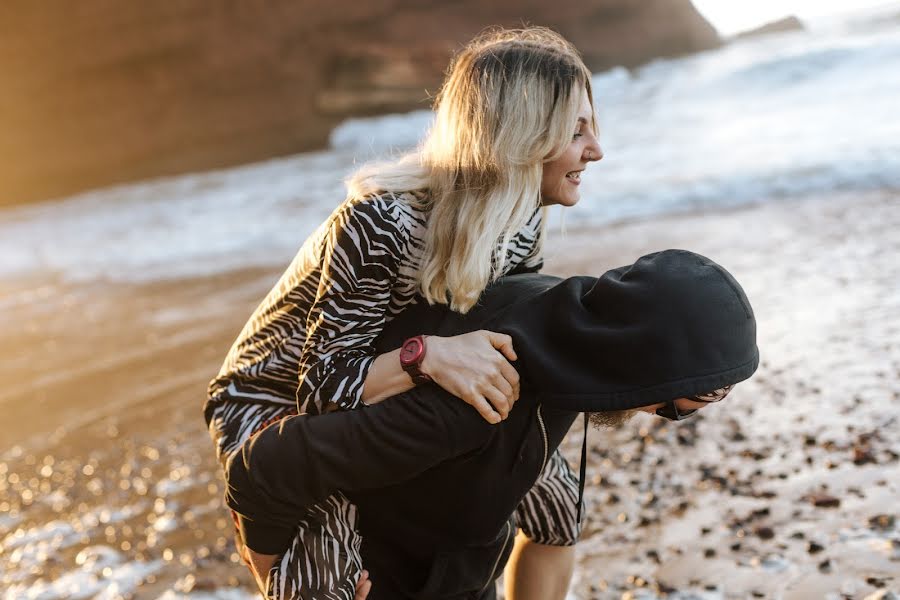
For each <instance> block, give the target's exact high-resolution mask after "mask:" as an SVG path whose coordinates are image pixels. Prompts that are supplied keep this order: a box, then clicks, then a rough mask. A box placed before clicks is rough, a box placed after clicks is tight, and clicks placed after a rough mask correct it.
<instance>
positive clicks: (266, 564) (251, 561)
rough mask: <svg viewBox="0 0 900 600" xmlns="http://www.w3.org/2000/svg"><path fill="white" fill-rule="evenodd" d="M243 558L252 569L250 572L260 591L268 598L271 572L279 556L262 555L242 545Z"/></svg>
mask: <svg viewBox="0 0 900 600" xmlns="http://www.w3.org/2000/svg"><path fill="white" fill-rule="evenodd" d="M241 558H242V559H244V562H245V563H247V566H248V567H249V568H250V572H251V573H253V579H254V580H255V581H256V585H257V586H258V587H259V591H260V592H262V595H263V597H264V598H265V597H268V595H267V592H268V589H267V584H268V582H269V581H268V580H269V571H271V570H272V567H273V566H274V565H275V559H277V558H278V555H276V554H260V553H258V552H254V551H253V550H251V549H250V548H248V547H247V546H246V545H244V544H242V545H241Z"/></svg>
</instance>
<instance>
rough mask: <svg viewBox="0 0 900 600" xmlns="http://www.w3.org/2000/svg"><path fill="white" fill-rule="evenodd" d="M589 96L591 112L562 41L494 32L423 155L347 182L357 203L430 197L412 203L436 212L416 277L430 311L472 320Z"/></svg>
mask: <svg viewBox="0 0 900 600" xmlns="http://www.w3.org/2000/svg"><path fill="white" fill-rule="evenodd" d="M581 90H585V91H586V92H587V94H588V99H589V100H590V102H591V105H592V106H593V97H592V94H591V81H590V72H589V71H588V70H587V67H585V65H584V62H583V61H582V60H581V57H580V56H579V54H578V51H577V50H575V48H574V47H573V46H572V45H571V44H570V43H569V42H567V41H566V40H565V39H563V38H562V37H561V36H560V35H559V34H557V33H555V32H553V31H551V30H549V29H546V28H542V27H531V28H527V29H520V30H506V29H499V30H491V31H488V32H486V33H484V34H482V35H480V36H479V37H477V38H476V39H474V40H473V41H472V42H470V43H469V44H468V45H467V46H466V47H465V48H464V49H463V50H462V51H461V52H460V53H459V54H458V55H457V56H456V58H455V59H454V60H453V62H452V63H451V65H450V69H449V72H448V75H447V77H446V79H445V81H444V84H443V86H442V88H441V91H440V93H439V94H438V96H437V98H436V101H435V113H436V115H435V120H434V124H433V125H432V127H431V129H430V131H429V132H428V135H427V136H426V138H425V140H424V142H423V143H422V145H421V146H420V147H419V148H418V149H417V150H416V151H415V152H413V153H410V154H407V155H406V156H404V157H402V158H400V159H399V160H397V161H394V162H391V163H380V164H370V165H366V166H364V167H363V168H362V169H360V170H359V171H357V172H356V173H355V174H354V175H353V176H351V178H350V179H349V180H348V182H347V187H348V190H349V193H350V196H351V197H360V198H361V197H365V196H368V195H371V194H378V193H383V192H388V191H390V192H404V191H422V192H425V193H424V194H422V195H421V196H420V197H421V198H422V199H421V200H414V201H413V202H416V203H417V204H418V205H419V207H420V208H423V209H429V210H430V216H429V218H428V229H427V233H426V236H425V252H424V256H423V261H422V265H421V269H420V270H419V274H418V281H419V286H420V291H421V293H422V295H423V296H424V297H425V298H426V299H427V300H428V302H429V303H431V304H434V303H440V304H447V303H449V304H450V307H451V309H453V310H455V311H457V312H462V313H465V312H467V311H468V310H469V309H470V308H472V307H473V306H474V305H475V303H476V302H477V301H478V297H479V296H480V295H481V293H482V292H483V291H484V289H485V287H487V285H488V283H490V282H491V281H493V280H494V279H495V278H496V277H498V276H499V275H500V274H502V273H503V271H504V267H505V261H506V253H507V248H508V245H509V243H510V241H511V239H512V237H513V236H515V235H516V233H518V232H519V231H520V230H521V229H522V228H523V227H524V226H525V224H526V223H527V222H528V220H529V218H530V217H531V216H532V215H533V214H534V211H535V210H537V208H538V206H539V205H540V202H541V198H540V190H541V176H542V173H543V162H544V161H547V160H553V159H555V158H558V157H559V156H560V155H562V153H563V152H564V151H565V149H566V147H567V146H568V144H569V143H570V142H571V140H572V136H573V134H574V133H575V130H574V128H575V124H576V122H577V119H578V109H579V106H580V102H581V95H580V92H581ZM592 126H594V127H596V125H595V124H594V123H592ZM540 233H541V235H540V238H539V240H538V242H537V243H538V244H540V243H541V241H542V240H543V235H542V234H543V232H542V231H541V232H540Z"/></svg>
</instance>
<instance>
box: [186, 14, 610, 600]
mask: <svg viewBox="0 0 900 600" xmlns="http://www.w3.org/2000/svg"><path fill="white" fill-rule="evenodd" d="M435 111H436V117H435V122H434V125H433V126H432V128H431V130H430V131H429V133H428V135H427V137H426V139H425V141H424V142H423V144H422V145H421V146H420V147H419V148H418V149H417V151H415V152H414V153H411V154H409V155H407V156H405V157H403V158H401V159H400V160H398V161H395V162H391V163H382V164H375V165H370V166H367V167H364V168H363V169H362V170H360V171H359V172H357V173H356V174H355V175H354V176H353V177H351V179H350V180H349V182H348V188H349V194H348V198H347V200H346V201H345V202H344V203H343V204H342V205H341V206H339V207H338V208H337V209H336V210H335V211H334V213H333V214H332V216H331V217H330V218H329V219H328V220H327V221H326V222H325V223H324V224H322V226H321V227H319V229H318V230H317V231H316V232H315V233H314V234H313V235H312V236H311V237H310V238H309V239H308V240H307V241H306V242H305V243H304V245H303V247H302V248H301V249H300V251H299V253H298V254H297V256H296V258H295V259H294V261H293V262H292V263H291V265H290V266H289V267H288V269H287V271H286V272H285V273H284V274H283V276H282V277H281V279H280V280H279V281H278V283H277V284H276V285H275V287H274V288H273V289H272V290H271V291H270V292H269V294H268V295H267V296H266V297H265V299H264V300H263V301H262V303H261V304H260V305H259V307H258V308H257V309H256V311H255V313H254V314H253V316H252V317H251V318H250V320H249V321H248V322H247V324H246V325H245V327H244V329H243V331H242V332H241V333H240V335H239V336H238V339H237V341H236V342H235V343H234V345H233V347H232V348H231V351H230V353H229V355H228V357H227V359H226V361H225V364H224V365H223V366H222V369H221V370H220V372H219V375H218V376H217V377H216V378H215V379H214V380H213V381H212V382H211V383H210V388H209V399H208V401H207V403H206V406H205V409H204V414H205V417H206V420H207V423H208V425H209V428H210V433H211V435H212V437H213V440H214V442H215V444H216V447H217V452H218V456H219V459H220V461H221V462H222V464H223V465H224V464H227V461H228V460H230V459H231V457H232V456H234V455H235V453H236V452H237V451H238V449H239V448H240V447H241V445H242V444H243V443H244V442H245V441H246V440H247V439H248V438H249V437H250V436H251V435H252V434H253V433H254V432H256V431H259V430H260V429H261V428H262V427H264V426H265V425H267V424H269V423H271V422H273V421H275V420H278V419H280V418H284V417H285V416H287V415H289V414H296V412H297V411H299V412H300V413H301V414H304V413H305V414H311V415H312V414H321V413H324V412H328V411H331V410H336V409H341V410H357V409H362V410H364V407H365V406H367V405H371V404H374V403H377V402H381V401H384V400H388V399H389V398H390V397H391V396H393V395H396V394H399V393H402V392H404V391H407V390H409V389H411V388H412V387H413V386H415V385H417V384H419V383H423V382H426V381H433V382H435V383H436V384H437V385H439V386H441V387H442V388H444V389H445V390H447V391H448V392H450V393H452V394H453V395H454V396H457V397H458V398H460V399H461V400H462V401H464V402H467V403H468V404H471V405H472V407H473V408H474V409H475V410H477V411H478V412H479V413H480V414H481V415H482V416H483V417H484V418H485V419H486V420H488V421H489V422H491V423H498V422H499V421H500V420H502V419H504V418H506V415H507V414H508V413H509V411H510V409H511V408H512V406H513V404H514V403H515V401H516V399H517V398H518V393H519V389H518V386H519V376H518V373H517V372H516V370H515V368H514V367H513V366H512V364H511V362H510V361H515V360H516V353H515V349H514V348H513V346H512V342H511V339H510V338H509V337H508V336H506V335H501V334H498V333H495V332H491V331H476V332H472V333H468V334H464V335H459V336H454V337H445V338H442V337H437V336H430V337H427V339H426V338H422V337H421V336H417V337H416V338H411V339H410V340H408V342H407V344H404V346H403V347H402V348H401V349H399V350H396V351H393V352H389V353H386V354H381V355H377V356H376V355H375V353H374V350H373V342H374V340H375V339H376V338H377V337H378V335H379V334H380V333H381V331H382V330H383V328H384V325H385V323H386V322H388V321H390V320H392V319H393V318H394V317H395V316H396V315H397V314H399V313H400V311H402V310H403V309H404V307H407V306H409V305H411V304H412V303H414V302H417V301H427V302H429V303H432V304H434V303H438V304H446V305H449V307H450V308H451V309H452V310H454V311H457V312H460V313H465V312H467V311H468V310H470V309H471V308H472V307H473V306H474V305H475V304H476V302H477V301H478V298H479V296H480V295H481V293H482V292H483V291H484V289H485V288H486V286H487V285H488V284H489V283H490V282H492V281H493V280H495V279H497V278H498V277H500V276H502V275H507V274H510V273H513V272H525V271H536V270H538V269H540V267H541V265H542V259H541V239H542V232H543V212H544V211H543V210H542V207H546V206H550V205H554V204H559V205H563V206H572V205H574V204H575V203H576V202H578V198H579V192H578V186H579V184H580V174H581V172H582V171H583V170H584V169H585V167H586V166H587V165H588V164H589V163H590V162H592V161H596V160H600V159H601V158H602V151H601V149H600V147H599V145H598V142H597V128H596V121H595V116H594V109H593V98H592V94H591V84H590V73H589V71H588V70H587V68H586V67H585V66H584V63H583V62H582V60H581V58H580V57H579V55H578V53H577V51H576V50H575V49H574V48H573V47H572V46H571V45H570V44H569V43H568V42H567V41H565V40H564V39H563V38H562V37H560V36H559V35H558V34H556V33H553V32H552V31H550V30H547V29H543V28H529V29H524V30H498V31H493V32H490V33H488V34H485V35H482V36H480V37H478V38H476V39H475V40H473V41H472V42H471V43H470V44H469V45H468V46H467V47H466V48H465V49H464V50H463V51H462V52H460V54H459V55H458V56H457V57H456V58H455V60H454V62H453V64H452V65H451V68H450V71H449V73H448V76H447V79H446V81H445V82H444V85H443V87H442V89H441V92H440V94H439V96H438V98H437V101H436V105H435ZM423 333H425V332H423ZM388 401H389V400H388ZM385 443H387V444H389V443H395V441H394V440H385ZM322 468H323V469H327V468H328V465H327V464H325V465H322ZM577 482H578V480H577V478H576V477H574V475H573V474H572V473H571V471H570V469H569V466H568V465H567V464H566V461H565V460H564V459H563V458H562V456H561V455H559V453H557V454H555V455H554V457H553V458H552V460H551V461H550V462H549V463H548V465H547V468H546V469H545V470H544V472H543V473H542V475H541V478H540V479H539V480H538V481H537V482H536V484H535V486H534V489H533V490H532V492H531V493H530V494H529V495H528V497H526V499H525V500H524V501H523V503H522V505H521V506H520V507H519V509H518V511H517V520H518V524H519V527H520V528H521V530H522V535H520V537H519V538H518V540H517V544H518V546H519V547H518V548H517V552H516V556H517V557H519V558H518V565H519V568H518V569H516V568H515V565H513V566H512V570H511V571H509V572H508V578H509V580H510V581H511V582H512V584H511V586H510V588H509V589H510V592H509V593H510V594H513V595H514V597H515V598H516V599H518V600H522V599H527V598H532V597H533V598H552V597H559V598H562V597H563V595H564V593H565V589H566V587H567V586H568V581H569V578H570V577H571V570H572V566H573V561H574V551H573V548H572V545H573V544H574V543H575V541H576V540H577V537H578V534H579V526H578V523H577V519H576V513H577V506H576V504H577ZM277 502H278V499H277V498H273V499H272V503H273V507H277ZM357 518H358V516H357V514H356V507H355V506H354V505H353V504H352V503H351V502H350V501H349V500H347V498H346V497H344V496H343V495H342V494H337V495H333V496H330V497H328V498H323V499H322V501H321V502H320V503H319V505H317V507H316V508H315V510H310V511H309V513H308V515H307V516H306V517H305V518H304V519H303V520H302V522H300V523H298V526H297V534H296V536H295V538H294V539H293V541H292V542H291V543H290V544H289V545H288V546H286V547H278V548H274V547H269V546H268V545H267V544H266V543H262V542H257V541H254V540H238V541H239V543H241V542H244V541H246V542H247V543H246V546H244V545H242V546H241V548H240V551H241V553H242V556H244V557H245V560H247V562H248V564H249V565H250V567H251V570H252V571H253V572H254V575H255V576H256V578H257V581H258V583H259V584H260V586H261V588H263V590H264V593H266V594H267V595H268V597H271V598H335V599H338V598H340V599H347V600H350V599H352V598H354V597H357V598H364V597H365V595H366V594H367V593H368V589H369V586H370V585H371V583H370V582H367V581H366V579H365V574H364V572H363V567H364V565H362V564H361V563H360V558H359V547H360V538H359V536H358V534H357V533H356V527H355V523H356V520H357ZM536 569H537V570H538V571H540V573H541V575H542V577H540V578H533V579H531V580H529V575H533V573H535V572H536ZM361 574H362V576H361ZM517 582H518V583H517ZM376 585H377V582H376ZM544 586H546V587H544Z"/></svg>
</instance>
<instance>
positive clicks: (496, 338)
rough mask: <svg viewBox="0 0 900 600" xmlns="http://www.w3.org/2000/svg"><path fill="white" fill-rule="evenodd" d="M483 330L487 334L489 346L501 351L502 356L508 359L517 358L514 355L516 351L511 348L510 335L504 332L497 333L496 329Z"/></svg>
mask: <svg viewBox="0 0 900 600" xmlns="http://www.w3.org/2000/svg"><path fill="white" fill-rule="evenodd" d="M484 332H485V333H486V334H487V336H488V340H489V341H490V342H491V346H493V347H494V348H496V349H497V350H499V351H500V352H502V353H503V356H505V357H506V358H507V359H509V360H516V359H517V358H518V357H517V356H516V351H515V350H514V349H513V342H512V337H511V336H508V335H506V334H505V333H497V332H496V331H487V330H484Z"/></svg>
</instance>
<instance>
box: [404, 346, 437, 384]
mask: <svg viewBox="0 0 900 600" xmlns="http://www.w3.org/2000/svg"><path fill="white" fill-rule="evenodd" d="M426 337H428V336H424V335H417V336H415V337H411V338H409V339H408V340H406V341H405V342H403V345H402V346H400V367H402V368H403V370H404V371H406V372H407V373H409V376H410V377H412V380H413V383H415V384H416V385H419V384H422V383H428V382H429V381H431V377H429V376H428V375H426V374H425V373H423V372H422V368H421V367H422V361H423V360H425V338H426Z"/></svg>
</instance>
